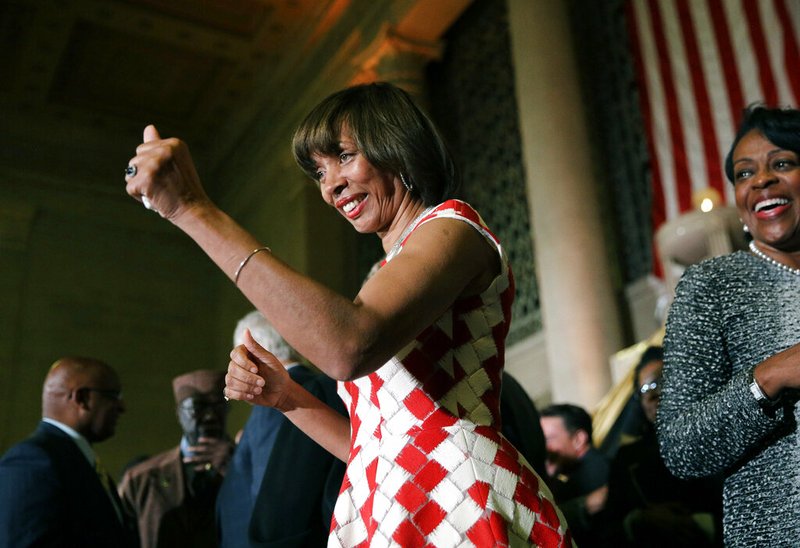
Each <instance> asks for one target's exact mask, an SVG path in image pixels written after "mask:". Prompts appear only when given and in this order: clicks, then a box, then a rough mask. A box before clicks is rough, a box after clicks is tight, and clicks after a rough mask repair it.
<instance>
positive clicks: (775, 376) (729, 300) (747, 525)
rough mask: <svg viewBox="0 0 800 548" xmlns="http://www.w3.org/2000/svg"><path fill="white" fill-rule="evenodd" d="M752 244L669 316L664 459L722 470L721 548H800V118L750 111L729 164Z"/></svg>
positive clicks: (716, 265)
mask: <svg viewBox="0 0 800 548" xmlns="http://www.w3.org/2000/svg"><path fill="white" fill-rule="evenodd" d="M725 171H726V174H727V176H728V178H729V179H730V180H731V181H732V183H733V185H734V189H735V196H736V207H737V209H738V211H739V215H740V217H741V219H742V222H743V224H744V227H745V230H747V231H749V233H750V234H751V235H752V237H753V241H752V242H751V244H750V251H749V252H745V251H738V252H735V253H732V254H730V255H726V256H723V257H717V258H714V259H710V260H707V261H704V262H702V263H700V264H697V265H694V266H692V267H690V268H689V269H687V271H686V273H685V274H684V276H683V278H682V279H681V281H680V283H679V284H678V287H677V289H676V297H675V301H674V302H673V305H672V308H671V310H670V314H669V318H668V320H667V334H666V338H665V365H664V389H663V395H662V401H661V406H660V409H659V412H658V436H659V442H660V445H661V452H662V455H663V457H664V460H665V462H666V464H667V466H668V467H669V468H670V470H671V471H672V472H673V473H674V474H675V475H677V476H679V477H683V478H692V477H702V476H710V475H714V474H723V475H724V476H725V488H724V496H723V507H724V518H723V521H724V524H723V528H724V539H725V544H726V546H770V547H774V546H798V545H800V436H798V429H797V419H798V417H799V415H798V411H797V405H796V401H797V397H796V396H795V390H796V389H798V388H800V111H797V110H789V109H770V108H765V107H761V106H754V107H750V108H749V109H748V110H747V111H745V117H744V121H743V122H742V125H741V127H740V128H739V131H738V133H737V135H736V138H735V140H734V142H733V145H732V147H731V150H730V152H729V153H728V156H727V158H726V162H725Z"/></svg>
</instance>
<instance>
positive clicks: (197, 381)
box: [119, 370, 233, 548]
mask: <svg viewBox="0 0 800 548" xmlns="http://www.w3.org/2000/svg"><path fill="white" fill-rule="evenodd" d="M224 386H225V372H224V371H210V370H198V371H192V372H190V373H186V374H184V375H181V376H179V377H176V378H175V379H174V380H173V383H172V387H173V391H174V392H175V402H176V404H177V414H178V422H180V425H181V428H182V429H183V437H182V439H181V443H180V445H179V446H178V447H174V448H172V449H170V450H168V451H165V452H163V453H160V454H158V455H156V456H154V457H151V458H149V459H147V460H145V461H144V462H141V463H139V464H137V465H135V466H133V467H131V468H130V469H128V470H127V471H126V472H125V475H124V476H123V478H122V482H121V483H120V488H119V493H120V497H121V498H122V500H123V503H124V504H125V505H126V506H127V507H128V508H129V510H130V511H131V512H132V513H134V514H136V516H137V519H138V522H139V535H140V536H141V542H142V548H167V547H169V548H180V547H184V546H185V547H187V548H188V547H192V548H203V547H205V546H208V547H215V546H216V540H217V534H216V531H215V525H214V504H215V502H216V498H217V492H218V491H219V487H220V485H221V484H222V479H223V477H224V475H225V468H226V466H227V464H228V461H229V459H230V456H231V453H232V451H233V442H232V441H231V440H230V438H229V437H228V436H227V433H226V429H225V424H226V418H227V412H228V407H227V402H226V401H225V400H224V399H223V395H222V389H223V388H224Z"/></svg>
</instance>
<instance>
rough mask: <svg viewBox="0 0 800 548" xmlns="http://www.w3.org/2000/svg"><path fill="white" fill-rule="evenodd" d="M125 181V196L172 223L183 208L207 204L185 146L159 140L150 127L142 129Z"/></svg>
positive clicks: (171, 140) (209, 201)
mask: <svg viewBox="0 0 800 548" xmlns="http://www.w3.org/2000/svg"><path fill="white" fill-rule="evenodd" d="M125 180H126V187H125V190H126V191H127V193H128V194H129V195H131V196H132V197H134V198H136V199H138V200H140V201H141V202H142V203H144V205H145V207H147V208H148V209H153V210H155V211H157V212H158V213H159V215H161V216H162V217H164V218H165V219H169V220H171V221H173V222H174V221H175V219H177V218H178V217H179V216H180V215H181V214H182V213H183V212H184V211H186V210H187V209H190V208H192V207H198V206H203V205H210V204H211V200H210V199H209V198H208V196H207V195H206V192H205V190H204V189H203V185H202V183H201V182H200V177H199V176H198V175H197V170H196V169H195V166H194V162H193V161H192V156H191V154H190V153H189V147H188V146H187V145H186V143H184V142H183V141H181V140H180V139H176V138H169V139H162V138H161V136H160V135H159V133H158V130H157V129H156V128H155V126H153V125H152V124H151V125H149V126H147V127H146V128H144V135H143V143H142V144H141V145H139V146H138V147H136V156H134V157H133V158H131V160H130V161H129V162H128V167H127V168H126V170H125Z"/></svg>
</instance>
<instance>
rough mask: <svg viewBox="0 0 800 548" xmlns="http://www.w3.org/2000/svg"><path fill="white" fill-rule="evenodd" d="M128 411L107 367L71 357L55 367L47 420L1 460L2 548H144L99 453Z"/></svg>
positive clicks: (47, 393)
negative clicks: (95, 446) (97, 448)
mask: <svg viewBox="0 0 800 548" xmlns="http://www.w3.org/2000/svg"><path fill="white" fill-rule="evenodd" d="M124 411H125V405H124V403H123V401H122V392H121V387H120V381H119V377H118V376H117V374H116V373H115V372H114V370H113V369H111V367H109V366H108V365H107V364H105V363H103V362H101V361H99V360H95V359H92V358H80V357H69V358H62V359H60V360H58V361H56V362H55V363H54V364H53V365H52V367H51V368H50V370H49V372H48V374H47V377H46V378H45V381H44V388H43V390H42V421H41V422H40V423H39V426H38V427H37V429H36V431H35V432H34V433H33V434H32V435H31V436H30V437H29V438H27V439H26V440H24V441H22V442H20V443H19V444H17V445H15V446H14V447H12V448H11V449H9V450H8V452H6V454H5V455H4V456H3V458H2V459H0V546H2V547H15V548H16V547H22V546H34V545H35V546H54V547H59V546H63V547H71V546H81V547H85V548H92V547H102V548H106V547H108V546H120V547H133V546H138V539H137V537H136V529H135V524H134V523H133V521H132V520H131V519H130V517H129V516H127V515H126V514H125V513H124V510H123V508H122V505H121V503H120V501H119V498H118V497H117V495H116V490H115V487H114V486H113V481H112V480H111V478H110V477H109V476H108V474H107V473H106V472H105V471H104V470H103V469H102V468H101V467H99V466H97V465H98V464H99V462H98V461H97V457H96V455H95V453H94V450H93V449H92V444H94V443H97V442H101V441H104V440H106V439H108V438H110V437H111V436H113V435H114V430H115V428H116V424H117V419H118V417H119V415H120V414H121V413H123V412H124Z"/></svg>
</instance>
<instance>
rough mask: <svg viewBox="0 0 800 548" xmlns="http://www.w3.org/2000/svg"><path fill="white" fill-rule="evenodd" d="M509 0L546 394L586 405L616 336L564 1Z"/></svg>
mask: <svg viewBox="0 0 800 548" xmlns="http://www.w3.org/2000/svg"><path fill="white" fill-rule="evenodd" d="M508 7H509V20H510V25H511V28H510V30H511V42H512V45H511V47H512V56H513V62H514V67H515V71H516V78H517V81H516V92H517V101H518V105H519V115H520V129H521V133H522V141H523V143H522V145H523V160H524V162H525V168H526V173H527V186H528V201H529V205H530V212H531V227H532V228H531V230H532V232H533V241H534V251H535V260H536V266H537V271H538V276H539V279H538V281H539V287H540V294H541V300H542V319H543V324H544V329H545V338H546V345H547V357H548V361H549V370H550V378H551V388H552V400H553V401H559V402H562V401H570V402H573V403H577V404H579V405H582V406H584V407H586V408H587V409H589V410H591V409H592V408H593V407H594V406H595V404H597V402H598V401H599V400H600V399H601V398H602V396H603V395H605V393H606V392H607V390H608V389H609V387H610V384H611V374H610V367H609V357H610V356H611V355H612V354H613V353H614V352H615V351H617V350H619V349H620V348H622V346H623V344H622V335H621V327H620V314H619V311H618V308H617V304H616V298H615V295H614V288H613V284H612V275H611V271H610V268H609V263H608V261H609V256H608V252H607V246H606V242H605V241H604V239H603V233H604V231H603V227H602V224H601V222H602V221H601V218H600V212H599V210H598V205H597V204H598V202H597V198H596V193H597V191H598V190H599V189H598V188H597V184H596V182H595V180H594V179H593V177H592V172H593V167H594V166H593V165H592V162H591V154H590V143H589V137H588V131H587V126H586V115H585V112H584V109H583V104H582V102H581V97H580V88H579V81H578V74H577V66H576V60H575V57H574V52H573V42H572V38H571V36H570V28H569V20H568V14H567V9H566V4H565V3H564V2H563V1H562V0H536V1H535V2H532V1H531V0H509V2H508Z"/></svg>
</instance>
